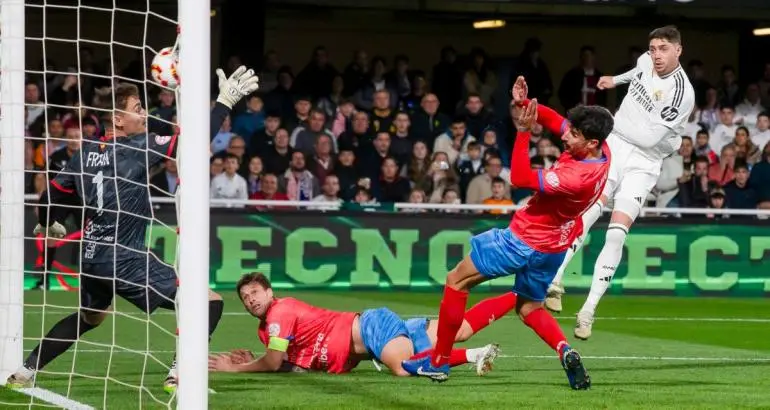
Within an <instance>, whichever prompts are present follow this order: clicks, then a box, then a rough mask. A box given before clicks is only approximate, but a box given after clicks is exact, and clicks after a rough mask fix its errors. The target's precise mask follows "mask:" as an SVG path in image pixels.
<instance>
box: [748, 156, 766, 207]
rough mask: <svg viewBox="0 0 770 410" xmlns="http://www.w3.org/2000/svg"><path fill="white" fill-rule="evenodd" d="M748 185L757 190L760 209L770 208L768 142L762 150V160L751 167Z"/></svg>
mask: <svg viewBox="0 0 770 410" xmlns="http://www.w3.org/2000/svg"><path fill="white" fill-rule="evenodd" d="M749 186H750V187H752V188H754V190H755V191H756V192H757V201H758V202H759V208H760V209H770V143H767V144H765V147H764V149H763V150H762V160H761V161H760V162H758V163H757V164H756V165H754V167H753V168H751V174H750V176H749Z"/></svg>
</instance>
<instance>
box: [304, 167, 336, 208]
mask: <svg viewBox="0 0 770 410" xmlns="http://www.w3.org/2000/svg"><path fill="white" fill-rule="evenodd" d="M323 181H324V183H323V186H322V187H321V195H318V196H317V197H315V198H313V202H327V203H329V205H319V206H314V207H312V208H311V209H313V210H316V211H334V210H337V209H339V206H340V205H342V199H340V197H339V193H340V181H339V179H338V178H337V176H336V175H334V174H329V175H326V177H324V179H323ZM332 204H336V205H332Z"/></svg>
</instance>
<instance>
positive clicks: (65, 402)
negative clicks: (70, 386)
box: [13, 387, 95, 410]
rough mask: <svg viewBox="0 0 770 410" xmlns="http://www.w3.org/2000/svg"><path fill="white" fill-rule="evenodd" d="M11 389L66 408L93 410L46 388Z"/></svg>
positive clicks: (69, 409)
mask: <svg viewBox="0 0 770 410" xmlns="http://www.w3.org/2000/svg"><path fill="white" fill-rule="evenodd" d="M13 391H17V392H19V393H23V394H26V395H27V396H31V397H34V398H36V399H38V400H42V401H44V402H46V403H50V404H53V405H54V406H56V407H59V408H63V409H66V410H95V409H94V408H93V407H91V406H89V405H86V404H83V403H81V402H79V401H75V400H72V399H68V398H66V397H64V396H62V395H61V394H58V393H54V392H52V391H50V390H46V389H43V388H40V387H26V388H21V389H14V390H13Z"/></svg>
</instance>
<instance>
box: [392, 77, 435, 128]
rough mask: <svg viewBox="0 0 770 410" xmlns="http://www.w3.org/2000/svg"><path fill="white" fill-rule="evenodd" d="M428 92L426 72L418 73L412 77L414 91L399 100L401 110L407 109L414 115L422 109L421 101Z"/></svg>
mask: <svg viewBox="0 0 770 410" xmlns="http://www.w3.org/2000/svg"><path fill="white" fill-rule="evenodd" d="M427 94H428V80H426V79H425V74H424V73H416V74H415V75H414V78H413V79H412V91H411V92H410V93H409V95H407V96H406V97H402V98H401V100H400V101H399V104H398V105H399V110H401V111H406V112H407V113H409V116H410V117H411V116H413V115H414V114H415V113H417V112H418V111H419V109H420V103H421V102H422V99H423V97H425V96H426V95H427Z"/></svg>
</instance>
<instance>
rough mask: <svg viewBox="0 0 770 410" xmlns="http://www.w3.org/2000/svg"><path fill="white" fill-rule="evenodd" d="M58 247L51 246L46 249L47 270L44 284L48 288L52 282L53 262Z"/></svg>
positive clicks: (44, 274) (44, 275)
mask: <svg viewBox="0 0 770 410" xmlns="http://www.w3.org/2000/svg"><path fill="white" fill-rule="evenodd" d="M57 249H58V248H55V247H51V248H46V250H45V272H44V273H43V286H44V287H45V289H48V287H49V285H50V284H51V275H52V274H53V263H54V261H56V250H57Z"/></svg>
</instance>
